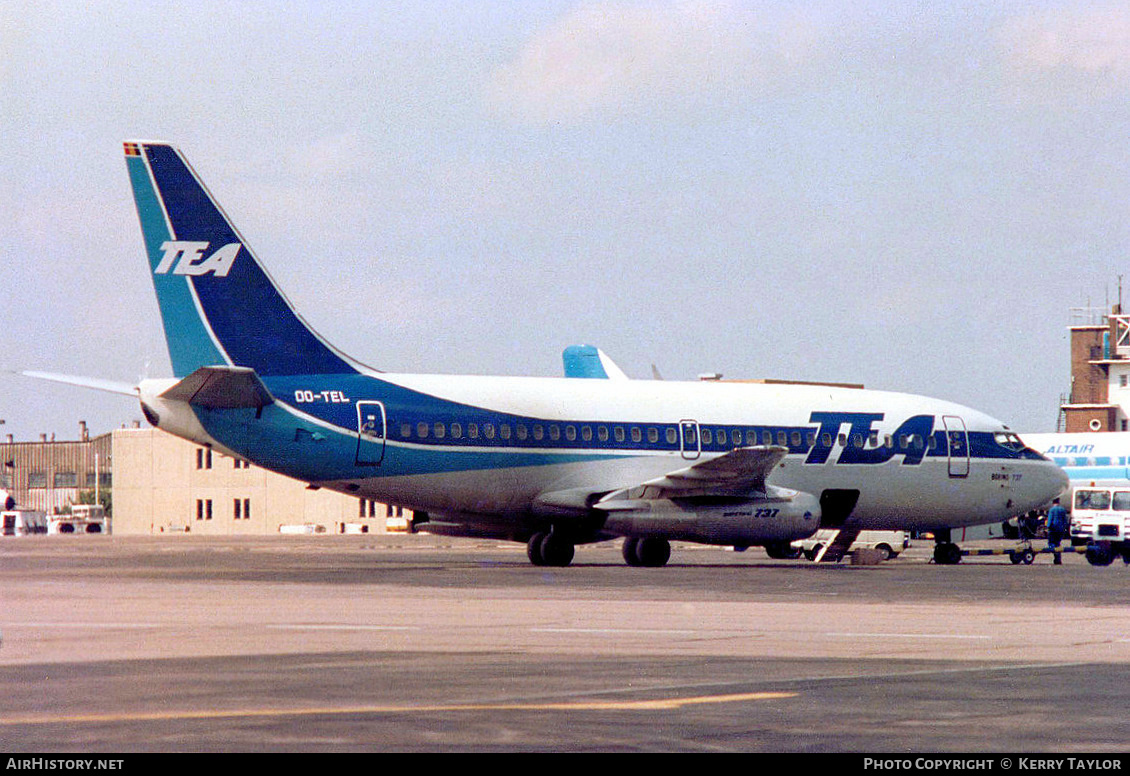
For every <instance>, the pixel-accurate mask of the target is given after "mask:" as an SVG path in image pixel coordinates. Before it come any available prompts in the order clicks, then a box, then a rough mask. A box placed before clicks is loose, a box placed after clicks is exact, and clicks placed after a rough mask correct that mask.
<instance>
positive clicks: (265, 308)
mask: <svg viewBox="0 0 1130 776" xmlns="http://www.w3.org/2000/svg"><path fill="white" fill-rule="evenodd" d="M126 165H127V169H128V171H129V176H130V181H131V183H132V186H133V193H134V198H135V202H136V206H137V212H138V216H139V218H140V221H141V231H142V235H143V238H144V242H145V246H146V253H147V256H148V259H149V263H150V270H151V273H152V277H153V283H154V286H155V289H156V292H157V299H158V303H159V307H160V310H161V316H162V319H163V323H164V328H165V334H166V339H167V342H168V347H169V354H170V358H171V361H172V366H173V371H174V375H175V377H174V378H171V379H158V380H146V381H143V382H142V384H141V385H140V386H139V387H138V391H139V394H140V398H141V402H142V408H143V411H144V413H145V416H146V418H147V419H148V420H149V422H151V423H152V424H153V425H155V426H157V427H159V428H161V429H164V430H166V431H168V432H171V433H173V434H176V435H178V436H181V437H184V438H186V439H189V440H192V441H194V442H196V443H199V444H201V445H207V446H210V447H212V448H214V449H216V450H219V451H221V452H223V453H225V454H227V455H231V456H234V457H237V458H241V459H244V460H248V461H251V462H254V463H255V464H257V465H259V466H262V467H264V468H266V469H270V470H273V471H276V472H280V473H282V474H285V475H289V476H291V477H295V478H297V479H300V480H304V481H306V482H309V483H312V484H313V485H316V486H319V487H324V488H330V489H333V490H336V491H340V492H342V493H347V494H352V495H355V496H357V497H358V498H364V499H373V500H376V501H381V502H385V503H390V504H397V505H401V506H404V507H407V508H410V509H413V510H415V512H416V515H417V525H418V526H420V527H422V528H423V529H424V530H428V531H432V532H437V533H445V534H449V535H460V536H484V537H495V538H500V539H511V540H515V541H521V542H525V543H526V544H527V548H528V553H529V557H530V560H531V561H532V562H533V563H535V564H538V565H558V566H565V565H568V564H569V563H570V562H571V561H572V558H573V553H574V547H575V545H577V544H580V543H586V542H598V541H605V540H610V539H615V538H621V537H622V538H624V540H625V541H624V557H625V560H626V561H627V562H628V563H629V564H631V565H663V564H665V563H666V562H667V560H668V558H669V555H670V542H671V541H672V540H684V541H692V542H703V543H707V544H718V545H736V546H739V547H748V546H753V545H762V546H765V547H766V548H767V549H768V550H769V551H770V553H771V554H774V553H778V552H781V551H784V550H786V549H787V548H788V546H789V543H790V542H792V541H793V540H795V539H801V538H804V537H807V536H809V535H811V534H812V533H813V532H815V531H816V530H817V529H818V528H819V527H821V525H824V526H834V527H841V528H850V529H852V530H859V529H922V530H932V531H935V532H936V533H937V534H938V535H939V536H940V537H941V541H940V542H939V545H938V550H937V553H936V555H937V557H939V559H940V560H943V561H945V562H956V560H955V556H954V551H955V550H956V547H954V545H952V544H950V543H949V541H948V538H947V537H948V531H949V529H950V528H953V527H958V526H966V525H976V524H980V523H990V522H1000V521H1002V520H1005V519H1007V518H1009V517H1011V516H1013V515H1016V514H1019V513H1023V512H1026V511H1028V510H1030V509H1034V508H1038V507H1041V506H1043V505H1044V504H1046V503H1047V502H1049V501H1050V500H1051V499H1052V498H1053V497H1055V496H1056V495H1058V494H1059V493H1060V491H1062V490H1063V489H1064V487H1065V486H1066V478H1065V477H1064V475H1063V473H1062V472H1061V471H1060V470H1059V469H1058V468H1057V467H1056V466H1055V465H1054V464H1052V463H1051V462H1050V461H1048V460H1047V459H1046V458H1045V457H1043V456H1042V455H1040V454H1039V453H1037V452H1035V451H1033V450H1031V449H1029V448H1028V447H1026V446H1025V445H1024V444H1023V443H1022V442H1021V441H1020V439H1019V438H1018V437H1017V436H1016V435H1015V434H1013V433H1012V432H1011V431H1009V430H1008V428H1007V427H1006V426H1005V425H1003V424H1002V423H1000V422H999V421H996V420H993V419H992V418H990V417H988V416H986V415H984V414H983V413H980V412H977V411H976V410H972V409H970V408H968V407H964V406H960V405H957V404H953V403H950V402H945V401H940V400H937V399H930V398H925V397H922V396H914V395H909V394H902V393H889V392H880V391H868V390H862V389H853V388H838V387H829V386H815V385H761V384H736V383H718V382H712V383H705V382H691V383H687V382H668V381H635V380H578V379H568V378H515V377H482V376H452V375H430V374H388V373H384V372H380V371H378V370H376V369H372V368H369V367H366V366H364V365H362V364H360V363H358V362H357V361H355V360H353V359H352V358H350V357H348V356H346V355H344V354H343V353H341V352H340V351H338V350H337V349H336V348H334V347H333V346H332V345H330V344H329V343H328V342H326V341H325V340H324V339H322V338H321V337H320V336H319V335H318V334H317V333H315V332H314V331H313V330H312V329H311V328H310V327H309V326H307V325H306V323H305V322H304V321H303V320H302V318H301V317H300V316H299V315H298V314H297V313H296V312H295V311H294V310H293V309H292V307H291V306H290V304H289V303H288V302H287V300H286V299H285V297H284V296H283V295H282V294H281V293H280V291H279V290H278V288H277V287H276V286H275V284H274V283H273V282H272V280H271V279H270V277H269V276H268V274H267V272H266V271H265V269H264V268H263V265H262V264H261V263H260V261H259V259H258V258H257V257H256V256H255V254H254V252H253V251H252V250H251V249H250V248H249V247H248V245H247V241H246V240H244V239H243V238H242V237H241V236H240V234H239V232H238V231H237V230H236V228H235V227H234V226H233V225H232V224H231V223H230V222H229V220H228V218H227V216H226V215H225V214H224V212H223V210H222V209H221V208H220V207H219V205H218V204H217V203H216V201H215V199H214V198H213V197H212V195H211V194H210V193H209V192H208V190H207V189H206V188H205V187H204V185H203V184H202V183H201V181H200V178H199V177H198V176H197V175H196V173H195V172H194V171H193V169H192V168H191V167H190V166H189V164H188V162H187V161H186V160H185V158H184V156H183V155H182V154H181V153H180V151H178V150H177V149H176V148H174V147H172V146H171V145H169V144H167V143H162V142H143V141H135V142H130V143H126ZM213 246H218V247H216V248H215V249H214V250H213V249H212V248H213ZM1001 474H1006V475H1008V476H1007V477H1005V478H1003V479H1001V478H1000V477H999V475H1001ZM956 557H958V558H959V557H960V553H959V552H958V553H957V555H956Z"/></svg>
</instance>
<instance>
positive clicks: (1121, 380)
mask: <svg viewBox="0 0 1130 776" xmlns="http://www.w3.org/2000/svg"><path fill="white" fill-rule="evenodd" d="M1128 377H1130V375H1124V374H1123V375H1119V376H1118V387H1119V388H1125V387H1126V382H1127V378H1128Z"/></svg>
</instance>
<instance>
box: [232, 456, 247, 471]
mask: <svg viewBox="0 0 1130 776" xmlns="http://www.w3.org/2000/svg"><path fill="white" fill-rule="evenodd" d="M232 468H233V469H250V468H251V464H249V463H248V462H247V461H241V460H240V459H238V458H233V459H232Z"/></svg>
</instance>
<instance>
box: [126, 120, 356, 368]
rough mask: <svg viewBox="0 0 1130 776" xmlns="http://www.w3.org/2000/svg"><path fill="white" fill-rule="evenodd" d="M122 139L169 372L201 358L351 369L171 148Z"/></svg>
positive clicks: (203, 362) (198, 363) (208, 362)
mask: <svg viewBox="0 0 1130 776" xmlns="http://www.w3.org/2000/svg"><path fill="white" fill-rule="evenodd" d="M124 146H125V157H126V167H127V169H128V171H129V177H130V183H131V184H132V186H133V195H134V201H135V203H136V205H137V214H138V218H139V219H140V220H141V231H142V237H143V239H144V241H145V250H146V253H147V254H148V257H149V267H150V271H151V272H152V275H153V286H154V288H155V290H156V292H157V301H158V304H159V306H160V308H161V318H162V322H163V324H164V327H165V338H166V340H167V342H168V346H169V357H170V359H171V360H172V364H173V372H174V374H175V375H176V376H177V377H186V376H188V375H189V374H192V373H193V372H194V371H196V370H197V369H199V368H200V367H205V366H237V367H248V368H250V369H253V370H255V372H256V373H257V374H258V375H261V376H264V377H269V376H272V375H292V374H344V373H349V372H355V371H357V368H356V365H355V364H354V363H353V362H352V361H350V359H349V358H348V357H346V356H345V355H343V354H342V353H340V352H339V351H337V350H336V349H335V348H334V347H333V346H331V345H330V344H329V343H327V342H326V341H325V340H323V339H322V338H321V337H320V336H318V334H317V333H316V332H314V330H313V329H311V328H310V327H309V326H308V325H307V324H306V322H305V321H303V320H302V318H301V317H300V316H299V315H298V313H296V312H295V311H294V308H293V307H291V305H290V303H289V302H288V301H287V300H286V297H285V296H283V294H282V292H281V291H279V289H278V287H277V286H276V285H275V283H274V281H273V280H272V279H271V277H270V276H269V275H268V274H267V272H266V270H265V269H264V268H263V266H262V265H261V264H260V263H259V260H258V259H257V258H256V257H255V255H254V254H253V253H252V252H251V249H250V248H249V247H248V246H247V244H246V242H245V241H244V239H243V237H242V236H241V235H240V234H239V232H238V231H237V230H236V228H235V226H233V225H232V223H231V221H230V220H229V219H228V217H227V214H226V213H224V211H223V209H222V208H221V207H220V206H219V204H217V203H216V201H215V199H213V197H212V195H211V193H210V192H209V191H208V189H207V188H206V187H205V186H204V184H203V182H202V181H201V180H200V178H199V177H198V176H197V175H196V172H195V171H194V170H193V169H192V167H191V166H190V165H189V163H188V161H187V160H186V159H185V158H184V156H183V154H181V152H180V151H179V150H178V149H176V148H174V147H173V146H171V145H169V144H168V143H163V142H150V141H141V140H138V141H127V142H126V143H125V144H124Z"/></svg>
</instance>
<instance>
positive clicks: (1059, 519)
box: [1048, 499, 1071, 566]
mask: <svg viewBox="0 0 1130 776" xmlns="http://www.w3.org/2000/svg"><path fill="white" fill-rule="evenodd" d="M1070 524H1071V521H1070V520H1069V519H1068V517H1067V510H1066V509H1064V508H1063V507H1062V506H1060V503H1059V499H1056V500H1055V501H1053V502H1052V508H1051V509H1049V510H1048V549H1049V550H1051V551H1052V552H1054V553H1055V560H1054V561H1053V563H1055V565H1057V566H1059V565H1061V564H1062V563H1063V558H1062V557H1061V556H1060V554H1059V543H1060V542H1061V541H1063V540H1064V538H1066V536H1067V528H1068V526H1069V525H1070Z"/></svg>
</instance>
